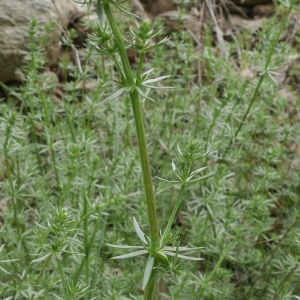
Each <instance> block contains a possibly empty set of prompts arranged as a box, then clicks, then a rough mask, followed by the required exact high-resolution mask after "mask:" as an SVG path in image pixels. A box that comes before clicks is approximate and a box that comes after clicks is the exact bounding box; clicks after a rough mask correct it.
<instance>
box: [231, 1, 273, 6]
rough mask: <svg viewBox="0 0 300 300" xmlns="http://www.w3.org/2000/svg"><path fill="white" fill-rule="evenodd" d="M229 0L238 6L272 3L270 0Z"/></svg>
mask: <svg viewBox="0 0 300 300" xmlns="http://www.w3.org/2000/svg"><path fill="white" fill-rule="evenodd" d="M231 1H232V2H233V3H235V4H236V5H239V6H255V5H260V4H269V3H273V1H272V0H231Z"/></svg>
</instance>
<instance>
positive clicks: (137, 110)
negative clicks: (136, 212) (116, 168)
mask: <svg viewBox="0 0 300 300" xmlns="http://www.w3.org/2000/svg"><path fill="white" fill-rule="evenodd" d="M102 5H103V9H104V11H105V14H106V17H107V20H108V22H109V24H110V27H111V30H112V32H113V34H114V37H115V40H116V45H117V46H118V50H119V54H120V58H121V62H122V66H123V72H124V74H125V77H126V78H125V79H126V85H127V86H128V87H132V90H131V91H130V92H129V96H130V100H131V106H132V111H133V116H134V121H135V128H136V134H137V140H138V147H139V154H140V161H141V167H142V173H143V181H144V189H145V196H146V203H147V212H148V220H149V231H150V234H149V235H150V239H151V241H152V242H154V241H155V240H158V239H159V230H158V223H157V216H156V208H155V202H154V192H153V186H152V178H151V171H150V164H149V156H148V151H147V144H146V138H145V131H144V122H143V115H142V110H141V104H140V101H139V95H138V92H137V91H136V90H135V89H134V84H135V82H134V77H133V73H132V70H131V66H130V63H129V60H128V56H127V53H126V49H125V46H124V43H123V39H122V36H121V34H120V32H119V29H118V27H117V25H116V22H115V20H114V17H113V15H112V13H111V11H110V7H109V4H108V3H102Z"/></svg>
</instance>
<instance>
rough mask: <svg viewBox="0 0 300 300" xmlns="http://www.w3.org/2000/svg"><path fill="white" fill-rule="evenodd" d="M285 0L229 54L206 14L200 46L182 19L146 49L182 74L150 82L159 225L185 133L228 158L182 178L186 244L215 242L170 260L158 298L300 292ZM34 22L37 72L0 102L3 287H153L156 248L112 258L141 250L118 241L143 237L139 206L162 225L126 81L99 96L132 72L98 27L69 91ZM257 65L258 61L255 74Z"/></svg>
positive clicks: (215, 156) (295, 113)
mask: <svg viewBox="0 0 300 300" xmlns="http://www.w3.org/2000/svg"><path fill="white" fill-rule="evenodd" d="M279 12H280V13H279V14H277V15H276V16H274V17H273V18H272V19H270V20H267V21H265V22H263V26H262V29H261V30H260V31H259V32H257V34H256V35H255V36H254V35H250V34H249V32H244V33H243V34H242V35H240V36H237V37H236V38H235V39H233V41H231V42H228V43H227V44H226V45H227V47H228V52H229V53H228V57H224V56H222V55H221V54H220V49H219V47H218V46H213V45H212V42H211V41H212V40H213V36H212V32H210V31H209V29H207V32H205V33H204V35H205V38H204V42H203V45H202V48H201V50H200V51H199V50H197V48H196V47H195V45H194V40H193V38H192V37H191V35H190V34H189V33H188V32H186V31H184V30H181V31H179V32H176V33H173V34H172V35H171V37H170V40H168V41H167V42H166V44H165V45H164V46H162V47H159V48H157V49H155V50H153V51H151V54H150V55H149V56H148V57H146V58H145V63H144V71H146V70H150V69H152V68H154V71H153V73H152V74H154V76H156V77H161V76H165V75H172V76H170V77H168V78H165V80H164V81H163V85H164V86H171V87H173V89H162V90H160V89H159V90H152V89H148V88H147V87H146V88H143V93H144V97H140V101H141V105H142V112H143V114H144V124H145V135H146V141H147V147H148V152H149V159H150V165H151V171H152V178H153V186H154V193H155V201H156V207H157V216H158V224H159V227H160V228H162V229H164V228H165V227H166V225H167V222H168V220H169V218H170V215H171V211H172V209H173V206H174V205H175V202H176V199H177V198H178V194H179V190H178V189H176V188H175V187H174V186H172V183H169V182H166V181H162V180H159V179H158V178H157V177H160V178H164V179H167V180H171V181H174V180H176V176H175V175H174V172H173V170H172V161H174V163H176V166H179V167H180V166H181V161H180V160H179V159H178V145H179V149H184V146H185V145H187V143H188V141H191V139H198V140H202V141H204V142H205V145H204V146H203V149H202V150H203V153H205V152H207V150H210V152H209V154H208V155H207V156H206V157H205V158H203V159H202V160H201V161H200V162H197V164H196V165H195V166H194V165H193V170H195V169H196V168H201V167H205V166H209V168H208V170H210V172H212V171H214V170H218V173H217V174H216V175H214V176H213V177H211V178H209V179H206V180H203V181H200V182H198V183H195V184H193V185H190V186H188V187H187V188H186V189H185V191H184V193H183V196H182V202H181V203H180V206H179V211H178V214H177V217H176V219H175V221H174V222H173V224H172V228H171V229H172V232H173V233H175V232H178V233H179V235H180V238H179V240H180V246H189V247H191V248H193V247H203V248H202V249H198V250H196V252H195V251H194V252H191V253H190V254H189V256H192V257H193V256H194V257H201V258H202V259H203V260H201V261H190V260H184V261H183V262H184V264H183V265H182V266H180V270H176V271H178V272H175V273H176V274H175V275H176V276H174V274H173V273H172V272H167V273H164V274H163V276H161V278H159V279H158V286H157V292H158V293H159V294H160V296H159V297H160V298H159V299H199V300H200V299H214V300H217V299H222V300H226V299H235V300H238V299H253V300H258V299H293V295H300V285H299V282H300V271H299V268H298V265H299V246H298V244H297V241H296V240H297V233H300V229H299V223H300V207H299V194H300V185H299V168H300V158H299V149H300V148H299V147H300V146H299V145H300V141H299V139H300V122H299V116H300V111H299V110H300V108H299V107H300V105H299V101H300V97H299V87H297V82H295V81H293V80H288V83H289V85H283V84H282V83H281V84H278V80H277V77H278V74H277V73H276V71H277V70H282V67H283V66H286V64H287V62H288V61H289V60H290V58H291V57H293V56H294V55H296V54H297V51H299V40H300V35H299V33H296V34H295V36H294V39H293V40H292V41H290V40H288V41H286V40H283V39H281V38H280V37H281V36H282V35H281V32H280V30H281V28H282V29H283V32H284V30H286V29H287V28H288V26H289V21H288V18H287V19H286V16H288V15H289V14H290V12H289V10H288V8H284V7H283V6H279ZM117 13H118V14H121V13H120V12H119V11H118V12H117ZM119 20H121V18H119ZM122 23H123V24H120V27H121V29H122V32H124V36H126V37H128V36H129V33H128V28H124V22H122ZM29 35H30V37H31V42H30V44H29V45H28V50H27V52H26V55H25V59H26V61H27V65H26V67H25V68H24V69H23V72H24V74H25V75H26V80H25V82H24V84H23V85H22V86H21V87H18V88H9V87H6V86H4V85H3V88H4V89H6V90H7V93H8V94H9V97H8V98H7V99H2V100H1V103H0V104H1V106H0V145H1V146H0V147H1V151H0V158H1V159H0V164H1V169H0V194H1V235H0V237H1V240H0V245H1V247H0V250H1V252H0V255H1V256H0V271H1V273H0V282H1V287H0V295H1V297H2V299H94V298H95V299H144V296H143V291H142V289H141V287H142V279H143V270H144V268H145V265H146V257H143V256H138V257H133V258H127V259H121V260H111V259H110V258H112V257H114V256H119V255H121V254H125V253H128V251H127V252H126V250H122V249H116V248H112V247H110V246H109V245H107V244H114V245H121V244H123V245H137V244H138V243H139V241H138V238H137V235H136V230H135V227H134V226H133V223H132V217H135V219H136V220H137V221H138V224H139V226H140V228H141V229H142V230H143V231H144V232H148V226H149V224H148V215H147V207H146V202H145V195H144V189H143V178H142V172H141V167H140V164H139V153H138V150H137V140H136V133H135V126H134V120H133V115H132V110H131V105H130V99H129V96H128V94H126V93H123V94H120V95H119V96H118V97H117V98H115V99H112V100H110V101H107V102H105V103H103V104H102V105H97V104H99V103H100V102H101V101H103V100H104V99H105V98H107V95H110V94H112V92H114V91H116V90H117V89H118V88H119V83H118V82H119V81H120V80H121V79H120V77H119V76H120V75H118V73H117V68H116V67H115V64H114V61H113V60H112V59H111V57H110V56H108V55H104V56H103V55H102V56H100V55H99V54H98V53H97V51H96V50H95V47H94V46H93V45H91V44H90V43H87V46H86V52H85V54H84V57H81V60H82V62H83V63H82V65H81V68H82V70H81V69H80V68H79V67H78V65H76V64H71V63H70V62H69V63H68V64H64V63H63V62H62V64H61V68H68V72H69V74H71V76H69V77H68V78H67V77H66V78H65V81H64V82H63V84H62V85H61V87H62V91H63V93H62V99H61V102H59V103H57V102H55V101H53V95H54V93H55V90H56V89H57V88H58V85H59V83H58V82H56V81H55V80H54V81H53V77H51V76H50V77H49V76H47V74H45V75H40V73H39V71H40V70H41V69H42V66H43V64H44V59H43V52H42V50H41V49H42V47H41V44H42V43H44V42H47V41H45V39H43V38H41V37H40V36H38V35H37V33H36V31H35V23H34V21H33V22H32V24H31V28H30V29H29ZM160 35H161V37H160V38H159V39H158V40H160V39H163V38H164V37H165V36H164V34H163V32H162V33H160ZM65 47H69V44H68V43H67V44H66V45H65ZM268 59H269V60H270V61H268ZM133 69H137V65H133ZM246 69H247V70H251V74H253V76H243V74H245V73H244V72H243V71H244V70H246ZM298 71H299V70H298ZM289 72H290V73H291V74H292V75H293V74H295V73H297V67H296V66H295V65H292V66H290V67H289ZM199 74H201V80H200V77H199ZM291 78H294V77H292V76H291ZM114 79H115V81H114ZM87 83H89V84H92V86H93V89H88V88H86V87H87V85H86V84H87ZM157 85H158V86H160V85H161V83H160V82H158V83H157ZM283 89H284V91H285V92H284V93H283ZM297 89H298V90H297ZM287 91H288V92H287ZM146 96H147V97H151V98H153V99H154V100H155V102H152V101H151V100H149V99H148V98H147V97H146ZM179 152H180V151H179ZM173 169H174V168H173ZM156 176H157V177H156ZM179 271H180V272H179ZM177 273H178V274H177ZM179 273H180V274H179Z"/></svg>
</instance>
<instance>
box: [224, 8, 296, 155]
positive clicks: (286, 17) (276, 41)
mask: <svg viewBox="0 0 300 300" xmlns="http://www.w3.org/2000/svg"><path fill="white" fill-rule="evenodd" d="M291 10H292V5H291V6H290V7H289V9H288V12H287V13H286V15H285V16H284V19H283V21H282V22H281V24H280V27H279V30H278V31H277V34H276V36H275V38H274V39H273V41H272V44H271V48H270V50H269V53H268V56H267V60H266V63H265V67H264V73H263V74H262V75H261V76H260V78H259V81H258V84H257V86H256V88H255V91H254V93H253V96H252V99H251V101H250V103H249V105H248V108H247V110H246V112H245V114H244V116H243V119H242V121H241V122H240V124H239V127H238V129H237V130H236V132H235V134H234V135H233V137H232V138H231V139H230V142H229V144H228V146H227V148H226V150H225V152H224V155H223V157H222V158H223V159H224V158H225V157H226V155H227V153H228V151H229V149H230V147H231V146H232V144H233V142H234V140H235V139H236V138H237V136H238V134H239V132H240V131H241V129H242V127H243V125H244V124H245V120H246V118H247V116H248V114H249V112H250V110H251V107H252V105H253V103H254V101H255V100H256V98H257V95H258V92H259V89H260V86H261V85H262V83H263V81H264V78H265V74H266V72H267V69H268V66H269V64H270V62H271V58H272V55H273V53H274V50H275V47H276V45H277V43H278V41H279V38H280V35H281V33H282V31H283V29H284V26H285V24H286V21H287V19H288V17H289V15H290V13H291Z"/></svg>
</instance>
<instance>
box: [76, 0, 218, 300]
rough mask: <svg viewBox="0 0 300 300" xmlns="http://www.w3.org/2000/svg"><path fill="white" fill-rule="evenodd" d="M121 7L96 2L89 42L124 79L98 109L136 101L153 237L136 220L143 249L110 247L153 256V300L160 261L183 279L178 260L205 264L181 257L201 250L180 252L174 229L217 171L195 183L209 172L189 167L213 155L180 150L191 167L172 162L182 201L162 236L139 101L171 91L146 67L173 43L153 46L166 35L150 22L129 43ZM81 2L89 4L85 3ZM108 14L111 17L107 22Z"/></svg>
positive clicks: (149, 286)
mask: <svg viewBox="0 0 300 300" xmlns="http://www.w3.org/2000/svg"><path fill="white" fill-rule="evenodd" d="M122 2H123V1H122ZM122 2H119V1H102V0H99V1H97V2H96V5H97V13H98V17H99V23H98V24H97V25H96V26H94V28H93V29H94V30H93V34H92V35H91V36H90V41H91V42H92V44H93V45H94V46H95V48H96V50H97V52H98V53H100V54H109V55H111V57H112V59H113V61H114V63H115V66H116V68H117V70H118V72H119V76H120V80H119V81H116V82H117V83H118V84H119V85H120V88H119V89H118V90H117V91H115V92H114V93H112V94H111V95H110V96H108V97H107V98H105V100H103V101H102V102H100V103H99V104H104V103H105V102H107V101H109V100H115V99H118V98H119V97H120V96H121V95H122V94H123V93H128V94H129V97H130V100H131V106H132V111H133V115H134V121H135V128H136V134H137V140H138V148H139V155H140V163H141V168H142V173H143V181H144V189H145V198H146V203H147V212H148V222H149V236H148V235H146V234H145V233H144V232H143V231H142V230H141V229H140V226H139V224H138V222H137V221H136V219H135V218H133V225H134V228H135V231H136V233H137V235H138V237H139V239H140V241H141V245H140V246H128V245H111V244H108V245H109V246H111V247H115V248H120V249H140V250H138V251H135V252H132V253H129V254H125V255H121V256H116V257H114V259H117V258H118V259H120V258H129V257H134V256H138V255H142V254H146V253H147V254H148V255H149V256H148V260H147V264H146V268H145V272H144V277H143V285H142V288H143V289H145V288H146V291H145V299H153V298H154V289H155V281H156V276H157V271H158V270H161V269H162V268H160V267H159V265H158V262H160V263H163V265H164V267H167V269H170V270H173V271H174V272H175V274H179V267H180V266H181V262H180V261H179V258H181V259H191V260H201V258H193V257H188V256H184V255H182V254H179V252H182V251H188V250H196V249H198V248H192V249H190V248H188V247H180V246H179V241H178V238H179V237H178V236H177V235H173V234H172V233H171V232H170V230H171V225H172V223H173V221H174V219H175V216H176V213H177V211H178V208H179V204H180V202H181V198H182V196H183V192H184V189H185V187H186V185H187V184H191V183H195V182H199V181H200V180H204V179H206V178H209V177H211V176H213V175H214V174H215V173H216V172H213V173H210V174H208V175H205V176H202V177H199V178H194V177H195V176H196V175H197V174H198V173H200V172H202V171H204V170H205V169H206V167H204V168H200V169H197V170H195V171H193V172H191V170H190V168H191V164H192V162H193V161H195V160H198V159H200V158H203V157H205V156H206V155H207V154H208V152H206V153H205V154H204V155H201V154H199V152H201V151H202V150H203V145H202V144H201V143H200V142H199V141H198V140H193V141H190V142H189V143H188V144H187V146H186V148H185V151H184V152H183V153H182V152H181V150H180V148H179V146H178V154H179V156H180V157H181V159H183V160H184V161H185V164H186V165H185V168H184V169H183V170H182V171H181V170H178V169H177V168H176V166H175V164H174V162H172V169H173V171H174V173H175V175H176V176H177V178H178V180H177V181H170V182H173V183H175V182H176V187H177V188H179V189H180V193H179V197H178V200H177V201H176V203H175V206H174V209H173V211H172V214H171V217H170V219H169V221H168V224H167V227H166V229H165V230H164V231H163V234H162V235H161V236H160V234H159V226H158V221H157V216H156V207H155V200H154V192H153V187H152V176H151V172H150V164H149V158H148V153H147V152H148V151H147V146H146V140H145V133H144V124H143V115H142V110H141V104H140V98H141V97H142V98H145V99H149V100H152V101H154V100H153V99H152V98H150V97H149V96H147V95H146V93H145V92H144V88H150V89H166V87H161V86H159V87H158V86H154V85H153V84H158V83H159V82H160V81H162V80H164V79H166V78H168V77H169V76H160V77H157V78H151V73H152V71H153V69H150V70H148V71H146V72H143V62H144V58H145V54H146V52H148V51H150V50H153V49H155V48H157V47H159V46H160V45H163V44H164V43H165V42H166V41H167V40H168V38H164V39H163V40H161V41H160V42H158V43H156V44H154V45H151V44H150V41H151V39H154V38H155V37H156V36H157V35H158V34H159V33H160V32H161V31H162V28H159V27H157V24H155V23H154V24H151V22H150V21H149V20H148V19H143V20H141V22H140V24H137V26H136V28H130V31H131V33H132V35H133V37H132V40H130V41H127V40H125V41H124V39H123V37H122V35H121V34H120V31H119V29H118V27H117V24H116V22H115V19H114V17H113V14H112V12H111V8H110V6H111V5H114V6H116V7H117V8H119V9H120V10H122V11H123V12H127V11H126V9H125V8H124V7H122V6H121V3H122ZM78 3H81V4H85V2H78ZM91 4H92V2H90V3H89V5H91ZM104 14H105V16H106V18H104ZM128 47H133V48H135V49H136V51H137V53H138V55H139V58H138V60H139V62H138V67H137V70H136V71H133V70H132V68H131V66H130V63H129V59H128V56H127V53H126V48H128ZM96 105H98V104H96ZM176 243H177V246H174V245H176ZM168 244H173V246H168ZM141 249H143V250H141ZM168 256H171V257H173V258H174V259H173V260H172V262H171V261H170V260H169V258H168Z"/></svg>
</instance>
